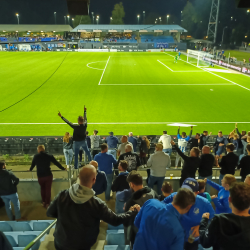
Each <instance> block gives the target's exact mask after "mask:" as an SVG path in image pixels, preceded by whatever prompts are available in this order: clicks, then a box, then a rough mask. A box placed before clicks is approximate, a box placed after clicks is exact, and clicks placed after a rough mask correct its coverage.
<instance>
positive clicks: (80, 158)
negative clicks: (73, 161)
mask: <svg viewBox="0 0 250 250" xmlns="http://www.w3.org/2000/svg"><path fill="white" fill-rule="evenodd" d="M85 134H86V142H87V146H88V149H89V151H90V152H91V142H90V137H89V135H88V134H89V132H88V131H86V133H85ZM82 154H83V148H82V147H80V149H79V161H80V162H82Z"/></svg>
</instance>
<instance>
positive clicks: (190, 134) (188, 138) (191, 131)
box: [186, 126, 193, 141]
mask: <svg viewBox="0 0 250 250" xmlns="http://www.w3.org/2000/svg"><path fill="white" fill-rule="evenodd" d="M192 133H193V126H191V130H190V133H189V136H188V137H187V138H186V139H187V141H189V140H190V138H191V136H192Z"/></svg>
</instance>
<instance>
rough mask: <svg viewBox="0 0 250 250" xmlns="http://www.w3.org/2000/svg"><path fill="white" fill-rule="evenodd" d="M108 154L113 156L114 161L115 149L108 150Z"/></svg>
mask: <svg viewBox="0 0 250 250" xmlns="http://www.w3.org/2000/svg"><path fill="white" fill-rule="evenodd" d="M108 154H110V155H113V156H114V157H115V159H116V149H109V150H108Z"/></svg>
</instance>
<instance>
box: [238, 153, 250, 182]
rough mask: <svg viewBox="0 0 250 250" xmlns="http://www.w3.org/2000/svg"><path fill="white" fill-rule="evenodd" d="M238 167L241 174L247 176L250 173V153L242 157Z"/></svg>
mask: <svg viewBox="0 0 250 250" xmlns="http://www.w3.org/2000/svg"><path fill="white" fill-rule="evenodd" d="M238 168H239V169H241V171H240V176H242V177H244V178H245V177H246V176H247V175H249V174H250V155H246V156H244V157H242V159H241V160H240V164H239V166H238Z"/></svg>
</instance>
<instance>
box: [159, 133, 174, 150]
mask: <svg viewBox="0 0 250 250" xmlns="http://www.w3.org/2000/svg"><path fill="white" fill-rule="evenodd" d="M171 140H172V138H171V136H170V135H167V134H164V135H162V136H161V137H160V139H159V141H158V142H162V144H163V149H168V148H172V145H171Z"/></svg>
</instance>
